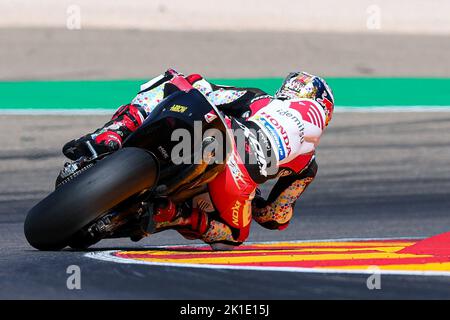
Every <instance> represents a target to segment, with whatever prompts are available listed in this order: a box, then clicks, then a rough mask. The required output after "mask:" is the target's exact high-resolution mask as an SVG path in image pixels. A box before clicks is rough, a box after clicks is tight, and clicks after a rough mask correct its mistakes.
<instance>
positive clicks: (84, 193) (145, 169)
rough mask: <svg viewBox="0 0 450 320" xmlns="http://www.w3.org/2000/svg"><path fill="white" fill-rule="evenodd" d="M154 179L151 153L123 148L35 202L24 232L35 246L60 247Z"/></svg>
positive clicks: (41, 247)
mask: <svg viewBox="0 0 450 320" xmlns="http://www.w3.org/2000/svg"><path fill="white" fill-rule="evenodd" d="M157 179H158V164H157V162H156V160H155V158H154V156H153V155H152V154H151V153H149V152H147V151H145V150H143V149H138V148H123V149H121V150H119V151H117V152H115V153H113V154H112V155H110V156H108V157H106V158H105V159H102V160H100V161H98V162H97V163H96V164H95V165H94V166H93V167H92V168H89V169H88V170H86V171H85V172H83V173H82V174H80V175H79V176H77V177H76V178H74V179H73V180H71V181H68V182H67V183H64V184H63V185H61V186H60V187H58V188H57V189H56V190H55V191H54V192H53V193H51V194H50V195H48V196H47V197H46V198H45V199H43V200H42V201H41V202H39V203H38V204H37V205H35V206H34V207H33V208H32V209H31V210H30V211H29V212H28V215H27V218H26V220H25V224H24V231H25V236H26V238H27V240H28V242H29V243H30V244H31V245H32V246H33V247H35V248H36V249H39V250H60V249H62V248H64V247H66V246H67V245H68V244H69V242H70V239H71V237H72V236H73V235H74V234H76V233H77V232H78V231H79V230H81V229H82V228H83V227H84V226H86V225H87V224H88V223H90V222H92V221H93V220H95V219H97V218H98V217H100V216H101V215H102V214H103V213H105V212H107V211H108V210H110V209H112V208H113V207H115V206H116V205H118V204H119V203H121V202H122V201H124V200H125V199H127V198H129V197H130V196H132V195H134V194H136V193H138V192H140V191H142V190H144V189H149V188H151V187H153V186H154V184H155V183H156V181H157Z"/></svg>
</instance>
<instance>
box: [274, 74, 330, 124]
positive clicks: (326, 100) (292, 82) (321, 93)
mask: <svg viewBox="0 0 450 320" xmlns="http://www.w3.org/2000/svg"><path fill="white" fill-rule="evenodd" d="M275 97H276V98H277V99H282V100H285V99H299V98H309V99H313V100H315V101H317V102H318V103H319V104H320V105H321V106H322V108H323V109H324V111H325V115H326V120H325V125H328V123H329V122H330V120H331V118H332V116H333V111H334V97H333V92H332V91H331V88H330V87H329V86H328V84H327V83H326V82H325V80H324V79H322V78H321V77H318V76H314V75H312V74H309V73H307V72H292V73H290V74H289V75H288V76H287V77H286V78H285V79H284V81H283V84H282V85H281V87H280V89H278V91H277V92H276V94H275Z"/></svg>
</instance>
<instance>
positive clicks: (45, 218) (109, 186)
mask: <svg viewBox="0 0 450 320" xmlns="http://www.w3.org/2000/svg"><path fill="white" fill-rule="evenodd" d="M164 97H165V98H164V99H163V100H162V101H161V102H160V103H159V104H158V105H157V106H156V107H155V109H154V110H153V111H152V112H151V113H150V114H149V116H148V117H147V118H146V119H145V121H144V122H143V124H142V125H141V126H140V127H139V128H138V129H137V130H136V131H134V132H133V133H132V134H131V135H130V136H129V137H128V138H127V139H126V140H125V141H124V143H123V146H122V148H121V149H120V150H118V151H115V152H112V153H106V154H101V155H99V154H97V152H96V151H95V150H94V148H93V147H92V145H90V144H89V142H86V144H87V145H86V147H87V148H88V149H89V150H90V153H91V154H90V155H89V156H84V157H81V158H79V159H77V160H76V161H73V162H68V163H66V164H65V165H64V168H63V169H62V170H61V171H60V173H59V175H58V177H57V179H56V183H55V190H54V191H53V192H52V193H51V194H49V195H48V196H47V197H46V198H44V199H43V200H42V201H40V202H39V203H37V204H36V205H35V206H34V207H33V208H32V209H31V210H30V211H29V212H28V214H27V217H26V220H25V224H24V232H25V236H26V239H27V240H28V242H29V243H30V244H31V245H32V246H33V247H34V248H36V249H39V250H60V249H63V248H65V247H67V246H70V247H72V248H75V249H85V248H88V247H89V246H91V245H93V244H95V243H97V242H98V241H100V240H101V239H105V238H121V237H127V238H130V239H131V240H133V241H138V240H139V239H141V238H142V237H144V236H146V235H148V234H151V233H152V232H154V231H155V230H154V223H152V221H153V219H152V215H153V203H154V202H155V201H156V199H161V198H168V199H170V200H171V201H173V202H174V203H183V202H185V201H187V200H189V199H191V198H192V197H194V196H195V195H197V194H200V193H203V192H205V190H206V189H207V184H208V182H210V181H212V180H213V179H214V178H215V177H216V176H217V175H218V174H219V173H220V172H221V171H222V170H223V169H224V166H225V163H226V161H227V158H228V156H229V151H227V150H229V148H227V147H226V146H227V145H228V144H229V143H230V139H232V137H231V136H230V134H229V132H228V131H227V130H228V129H227V125H226V122H225V119H224V117H223V116H222V115H221V113H220V112H219V111H218V110H217V108H216V107H215V106H214V105H212V104H211V103H210V102H209V101H208V100H207V99H206V98H205V97H204V96H203V95H202V94H201V93H200V92H199V91H198V90H196V89H194V88H193V87H192V86H190V84H188V83H187V82H186V81H185V80H184V79H183V78H181V77H176V78H174V79H173V80H172V81H171V82H170V83H167V84H166V85H165V88H164ZM195 123H196V124H197V125H198V124H199V123H200V124H201V130H198V129H196V125H194V124H195ZM197 128H198V126H197ZM176 129H185V130H187V132H189V136H190V139H191V141H190V146H191V147H190V150H188V151H190V152H185V151H186V150H184V149H182V151H181V152H180V157H184V160H186V159H187V160H188V161H183V162H181V163H179V162H180V161H177V162H176V163H175V161H173V159H172V157H171V156H170V155H171V152H172V151H173V148H174V147H175V146H176V144H177V143H178V141H173V140H174V139H172V136H171V134H172V132H173V131H174V130H176ZM209 129H214V130H216V131H215V132H220V133H221V134H222V139H224V140H225V141H221V145H220V146H219V148H223V149H221V153H222V155H221V156H222V158H223V159H222V160H223V161H212V159H213V158H214V157H215V153H216V152H215V151H214V150H218V149H217V148H218V139H217V136H215V135H208V132H210V131H211V130H209ZM199 139H200V140H199ZM195 141H200V142H201V143H195ZM224 142H225V143H224ZM183 150H184V151H183ZM211 150H212V151H211ZM183 152H185V153H186V154H183ZM205 153H206V154H205ZM199 155H201V156H200V157H199ZM195 159H197V160H198V159H200V161H195Z"/></svg>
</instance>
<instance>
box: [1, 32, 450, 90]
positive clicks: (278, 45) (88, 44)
mask: <svg viewBox="0 0 450 320" xmlns="http://www.w3.org/2000/svg"><path fill="white" fill-rule="evenodd" d="M449 51H450V41H449V37H448V36H446V35H442V36H432V35H428V36H425V35H395V34H380V33H377V32H376V31H374V32H373V33H365V34H339V33H335V34H333V33H299V32H269V31H266V32H256V31H255V32H245V31H242V32H230V31H228V32H225V31H223V32H220V31H214V32H206V31H205V32H177V31H139V30H89V29H86V30H85V29H81V30H74V31H71V30H66V29H0V80H30V79H38V80H42V79H55V80H61V79H126V78H139V79H147V78H150V77H153V76H155V75H157V74H160V73H161V71H162V70H164V69H165V68H168V67H173V68H175V69H177V70H179V71H181V72H185V73H190V72H198V73H202V74H204V75H205V76H207V77H210V78H226V77H234V78H236V77H282V76H285V74H286V73H288V72H291V71H292V70H307V71H309V72H311V73H314V74H320V75H323V76H327V77H334V76H338V77H345V76H363V77H364V76H368V77H378V76H386V77H402V76H406V77H409V76H413V77H445V76H447V77H448V76H449V75H450V62H449V59H448V54H447V53H448V52H449ZM403 94H407V93H403Z"/></svg>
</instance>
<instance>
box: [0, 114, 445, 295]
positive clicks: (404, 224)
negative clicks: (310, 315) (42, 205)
mask: <svg viewBox="0 0 450 320" xmlns="http://www.w3.org/2000/svg"><path fill="white" fill-rule="evenodd" d="M106 119H107V117H106V116H6V115H0V136H1V137H2V148H1V150H0V181H1V184H0V243H1V245H0V284H1V288H2V290H0V298H3V299H11V298H20V299H23V298H50V299H66V298H68V299H72V298H73V299H75V298H86V299H90V298H99V299H103V298H118V299H311V298H326V299H352V298H357V299H378V298H387V299H398V298H427V299H433V298H450V278H449V277H439V276H436V277H435V276H433V277H430V276H427V277H425V276H400V275H383V276H382V289H381V290H368V289H367V287H366V280H367V275H356V274H353V275H351V274H327V273H323V274H322V273H314V274H308V273H285V272H274V271H243V270H211V269H193V268H174V267H164V266H146V265H131V264H115V263H112V262H105V261H99V260H93V259H89V258H86V257H84V252H75V251H69V250H66V251H62V252H38V251H36V250H34V249H33V248H32V247H30V246H29V245H28V244H27V242H26V240H25V238H24V235H23V221H24V218H25V215H26V212H27V210H29V209H30V208H31V207H32V206H33V205H34V204H35V203H37V202H38V201H39V200H40V199H41V198H43V197H44V196H45V195H46V194H47V193H48V192H50V191H51V190H52V185H53V181H54V178H55V175H56V174H57V172H58V170H59V168H60V166H61V165H62V163H63V162H64V159H63V157H62V155H61V153H60V148H61V146H62V144H63V143H64V142H65V141H67V140H69V139H72V138H73V137H78V136H80V135H81V134H83V133H85V132H88V131H91V130H92V129H94V128H96V127H98V126H99V125H100V124H102V123H103V122H104V121H105V120H106ZM449 130H450V113H447V112H442V113H439V112H435V113H415V112H414V113H371V112H367V113H336V115H335V118H334V120H333V122H332V123H331V125H330V127H329V129H328V130H327V132H326V133H325V135H324V137H323V140H322V142H321V145H320V147H319V152H318V163H319V174H318V177H317V179H316V181H315V182H314V183H313V184H312V185H311V187H310V188H309V190H307V191H306V193H305V194H304V196H303V197H302V199H301V200H300V201H299V202H298V205H297V206H296V212H295V217H294V219H293V221H292V223H291V225H290V226H289V228H288V229H287V230H285V231H283V232H279V231H268V230H264V229H262V228H261V227H259V226H258V225H256V224H254V225H253V227H252V231H251V236H250V238H249V241H279V240H302V239H306V240H310V239H341V238H385V237H387V238H396V237H427V236H431V235H434V234H438V233H442V232H446V231H449V230H450V215H449V207H450V196H449V190H450V136H449V135H448V132H449ZM265 190H266V191H267V188H266V189H265ZM184 243H192V242H188V241H186V240H184V239H183V238H182V237H181V236H179V235H178V234H177V233H175V232H170V231H168V232H163V233H160V234H157V235H154V236H152V237H149V238H147V239H145V240H143V241H141V242H138V243H133V242H131V241H129V240H127V239H123V240H104V241H102V242H100V243H99V244H97V245H96V246H95V247H94V248H93V250H109V249H129V248H144V247H148V246H154V245H166V244H167V245H169V244H170V245H172V244H184ZM70 265H78V266H80V268H81V286H82V289H81V290H68V289H67V287H66V280H67V277H68V274H66V269H67V267H68V266H70Z"/></svg>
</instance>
